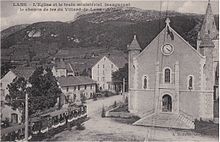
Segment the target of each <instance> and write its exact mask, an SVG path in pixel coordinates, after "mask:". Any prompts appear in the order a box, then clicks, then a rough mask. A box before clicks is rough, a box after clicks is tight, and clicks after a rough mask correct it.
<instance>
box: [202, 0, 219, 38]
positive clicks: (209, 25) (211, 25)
mask: <svg viewBox="0 0 220 142" xmlns="http://www.w3.org/2000/svg"><path fill="white" fill-rule="evenodd" d="M205 34H209V36H210V38H211V39H216V38H217V37H218V30H217V28H216V25H215V19H214V15H213V13H212V8H211V4H210V1H209V2H208V6H207V9H206V14H205V17H204V20H203V23H202V27H201V30H200V32H199V33H198V39H203V38H204V36H205Z"/></svg>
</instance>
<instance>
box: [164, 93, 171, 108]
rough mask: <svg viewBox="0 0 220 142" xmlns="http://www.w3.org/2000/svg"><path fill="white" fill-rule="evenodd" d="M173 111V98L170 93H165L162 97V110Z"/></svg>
mask: <svg viewBox="0 0 220 142" xmlns="http://www.w3.org/2000/svg"><path fill="white" fill-rule="evenodd" d="M171 111H172V98H171V96H170V95H167V94H166V95H164V96H163V98H162V112H171Z"/></svg>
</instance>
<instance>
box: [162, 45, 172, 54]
mask: <svg viewBox="0 0 220 142" xmlns="http://www.w3.org/2000/svg"><path fill="white" fill-rule="evenodd" d="M161 51H162V53H163V54H164V55H170V54H172V53H173V51H174V48H173V46H172V45H170V44H165V45H163V46H162V48H161Z"/></svg>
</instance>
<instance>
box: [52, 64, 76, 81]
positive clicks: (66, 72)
mask: <svg viewBox="0 0 220 142" xmlns="http://www.w3.org/2000/svg"><path fill="white" fill-rule="evenodd" d="M52 73H53V75H54V76H55V77H61V76H75V71H74V68H73V67H72V64H71V63H67V62H64V61H63V60H61V61H58V62H56V63H55V65H54V66H53V68H52Z"/></svg>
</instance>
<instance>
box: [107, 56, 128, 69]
mask: <svg viewBox="0 0 220 142" xmlns="http://www.w3.org/2000/svg"><path fill="white" fill-rule="evenodd" d="M107 58H109V60H111V61H112V62H113V63H114V64H115V65H116V66H117V67H118V68H123V67H124V65H125V64H126V63H128V61H127V60H126V59H125V58H124V57H123V56H112V55H110V56H109V57H107Z"/></svg>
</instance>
